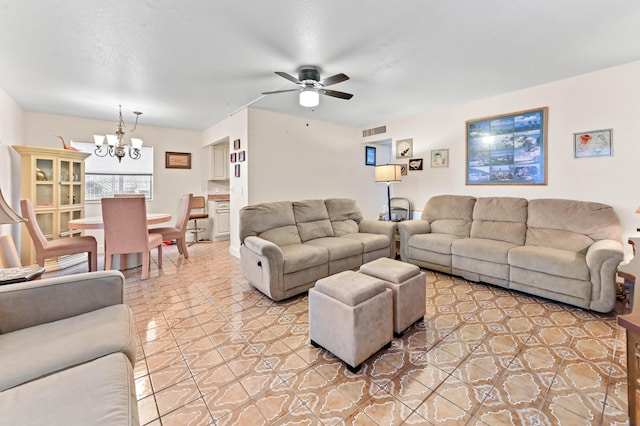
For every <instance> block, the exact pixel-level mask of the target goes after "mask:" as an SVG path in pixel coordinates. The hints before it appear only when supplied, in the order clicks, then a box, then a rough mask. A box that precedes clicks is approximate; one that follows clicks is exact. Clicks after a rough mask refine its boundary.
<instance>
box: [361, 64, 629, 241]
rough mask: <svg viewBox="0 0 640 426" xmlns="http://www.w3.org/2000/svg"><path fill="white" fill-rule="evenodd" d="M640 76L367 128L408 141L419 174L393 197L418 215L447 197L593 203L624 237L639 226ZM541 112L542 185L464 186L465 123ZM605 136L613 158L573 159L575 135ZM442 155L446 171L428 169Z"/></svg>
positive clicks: (603, 76) (548, 87) (607, 77)
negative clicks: (611, 213) (433, 155)
mask: <svg viewBox="0 0 640 426" xmlns="http://www.w3.org/2000/svg"><path fill="white" fill-rule="evenodd" d="M638 75H640V62H633V63H630V64H627V65H623V66H619V67H614V68H609V69H606V70H603V71H599V72H594V73H590V74H585V75H582V76H578V77H574V78H570V79H566V80H561V81H557V82H553V83H549V84H545V85H541V86H537V87H532V88H529V89H526V90H520V91H517V92H512V93H507V94H504V95H501V96H496V97H493V98H489V99H483V100H480V101H477V102H472V103H467V104H463V105H457V106H453V107H449V108H444V109H442V110H439V111H435V112H430V113H425V114H422V115H419V116H415V117H408V118H405V119H401V120H397V121H393V122H387V123H378V124H374V125H372V126H371V127H377V126H379V125H381V124H386V125H387V133H386V134H384V135H377V137H378V138H379V137H380V136H385V137H391V138H393V140H394V143H395V141H396V140H399V139H405V138H413V146H414V158H424V160H425V168H424V170H423V171H410V172H409V174H408V176H404V177H403V180H402V182H400V183H398V184H396V185H395V191H396V192H395V194H396V195H397V196H400V197H407V198H409V199H410V200H411V201H412V203H413V205H414V208H415V209H417V210H421V209H422V208H423V206H424V204H425V202H426V201H427V200H428V199H429V198H430V197H431V196H433V195H438V194H445V193H451V194H469V195H474V196H493V195H499V196H518V197H525V198H545V197H546V198H570V199H577V200H586V201H597V202H602V203H605V204H609V205H611V206H613V207H614V208H615V210H616V211H617V213H618V215H619V216H620V219H621V221H622V225H623V231H624V232H625V236H628V235H633V234H635V233H636V227H638V225H640V218H638V216H637V215H636V214H635V210H636V208H637V207H638V206H639V205H640V194H638V191H637V190H636V189H635V187H636V186H637V185H636V182H637V172H636V170H637V166H638V159H640V143H639V140H638V139H639V138H640V136H639V135H640V132H639V131H638V127H639V126H638V122H639V120H638V114H639V113H640V79H639V78H638ZM425 96H428V94H425ZM543 106H548V107H549V116H548V140H547V144H548V157H547V166H548V180H547V182H548V184H547V185H546V186H526V185H515V186H507V185H499V186H497V185H484V186H475V185H474V186H467V185H465V161H466V148H465V121H466V120H471V119H476V118H481V117H487V116H492V115H499V114H505V113H510V112H515V111H520V110H525V109H531V108H537V107H543ZM606 128H613V156H612V157H597V158H581V159H574V153H573V133H574V132H582V131H590V130H598V129H606ZM370 139H376V137H371V138H370ZM364 140H365V141H367V139H364ZM441 148H449V157H450V158H449V159H450V167H448V168H430V151H431V150H432V149H441ZM398 161H400V160H398ZM627 249H629V247H627Z"/></svg>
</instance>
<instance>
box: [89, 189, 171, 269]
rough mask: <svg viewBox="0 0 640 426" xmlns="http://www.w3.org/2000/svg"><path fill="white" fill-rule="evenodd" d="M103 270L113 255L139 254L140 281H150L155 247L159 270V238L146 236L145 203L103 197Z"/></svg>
mask: <svg viewBox="0 0 640 426" xmlns="http://www.w3.org/2000/svg"><path fill="white" fill-rule="evenodd" d="M101 202H102V219H103V222H104V269H105V271H106V270H107V269H111V265H112V260H113V259H112V258H113V255H115V254H130V253H142V275H141V278H142V279H143V280H146V279H147V278H149V269H150V267H151V250H152V249H153V248H154V247H158V267H160V268H162V235H160V234H149V233H148V229H147V204H146V200H145V199H144V198H141V197H137V198H128V197H126V198H103V199H102V200H101Z"/></svg>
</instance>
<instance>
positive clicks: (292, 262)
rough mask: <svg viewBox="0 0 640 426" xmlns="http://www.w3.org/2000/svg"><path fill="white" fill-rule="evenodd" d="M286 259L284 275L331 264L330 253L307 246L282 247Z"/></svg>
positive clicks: (323, 249) (321, 248)
mask: <svg viewBox="0 0 640 426" xmlns="http://www.w3.org/2000/svg"><path fill="white" fill-rule="evenodd" d="M280 249H281V250H282V254H283V257H284V271H283V272H284V273H285V274H290V273H292V272H297V271H302V270H303V269H307V268H311V267H314V266H319V265H324V264H326V263H328V262H329V251H328V250H327V249H325V248H323V247H317V246H312V245H307V244H291V245H288V246H283V247H280Z"/></svg>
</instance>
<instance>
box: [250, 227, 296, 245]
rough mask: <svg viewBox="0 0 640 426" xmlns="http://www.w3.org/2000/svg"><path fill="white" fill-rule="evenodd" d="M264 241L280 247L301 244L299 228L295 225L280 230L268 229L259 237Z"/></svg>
mask: <svg viewBox="0 0 640 426" xmlns="http://www.w3.org/2000/svg"><path fill="white" fill-rule="evenodd" d="M258 237H260V238H262V239H263V240H267V241H271V242H272V243H273V244H275V245H277V246H278V247H282V246H287V245H290V244H300V243H302V241H301V240H300V234H299V233H298V227H297V226H295V225H286V226H281V227H279V228H273V229H268V230H266V231H264V232H262V233H260V234H259V235H258Z"/></svg>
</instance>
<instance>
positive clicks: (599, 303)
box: [586, 240, 624, 312]
mask: <svg viewBox="0 0 640 426" xmlns="http://www.w3.org/2000/svg"><path fill="white" fill-rule="evenodd" d="M623 259H624V247H623V246H622V243H620V242H619V241H615V240H600V241H596V242H595V243H593V244H592V245H591V246H590V247H589V249H588V250H587V254H586V262H587V266H588V267H589V272H590V273H591V283H592V285H593V289H592V294H591V307H590V309H592V310H594V311H598V312H609V311H611V310H612V309H613V308H614V306H615V300H616V285H615V282H616V271H617V269H618V266H619V265H620V262H622V260H623Z"/></svg>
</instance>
